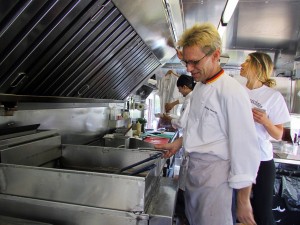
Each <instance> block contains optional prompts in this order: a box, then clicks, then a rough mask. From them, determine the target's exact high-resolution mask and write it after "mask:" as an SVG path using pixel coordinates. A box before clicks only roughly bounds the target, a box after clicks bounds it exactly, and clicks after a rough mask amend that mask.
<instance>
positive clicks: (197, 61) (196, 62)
mask: <svg viewBox="0 0 300 225" xmlns="http://www.w3.org/2000/svg"><path fill="white" fill-rule="evenodd" d="M208 55H209V53H208V54H206V55H205V56H203V57H202V58H201V59H199V60H189V61H184V60H180V62H181V63H182V65H184V66H188V65H189V64H191V65H193V66H197V65H198V64H199V63H200V62H201V60H202V59H204V58H205V57H206V56H208Z"/></svg>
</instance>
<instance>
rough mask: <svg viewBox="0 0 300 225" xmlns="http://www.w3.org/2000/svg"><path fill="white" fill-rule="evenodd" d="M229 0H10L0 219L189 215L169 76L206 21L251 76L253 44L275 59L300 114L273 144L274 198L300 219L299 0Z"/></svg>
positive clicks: (2, 76) (233, 71)
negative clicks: (189, 37)
mask: <svg viewBox="0 0 300 225" xmlns="http://www.w3.org/2000/svg"><path fill="white" fill-rule="evenodd" d="M230 2H231V1H230V0H228V1H227V0H199V1H198V0H84V1H83V0H81V1H80V0H23V1H5V0H0V101H1V104H0V225H2V224H6V225H7V224H9V225H16V224H27V223H28V224H36V225H39V224H41V225H42V224H45V225H46V224H52V225H110V224H111V225H117V224H122V225H131V224H135V225H136V224H139V225H162V224H163V225H175V224H176V225H179V224H180V219H179V218H178V217H179V212H177V211H176V208H177V207H176V206H178V176H179V169H180V164H181V156H180V155H175V156H174V157H172V158H171V159H163V158H162V157H161V156H162V153H161V152H159V151H156V150H155V149H154V144H156V143H167V142H172V141H174V140H175V139H176V138H178V137H179V136H180V135H181V133H180V131H179V130H176V129H173V128H172V126H171V125H170V124H164V123H162V121H161V120H160V118H159V115H160V114H161V113H164V107H163V105H162V104H160V103H162V102H163V101H162V99H161V95H160V92H161V91H162V90H161V87H160V86H159V83H160V82H161V81H162V80H163V79H165V78H166V77H172V78H175V79H177V77H178V76H179V75H181V74H186V68H185V67H184V66H183V65H182V64H181V63H180V60H179V59H178V57H177V54H176V51H175V48H176V42H177V41H178V39H179V37H180V35H181V34H182V33H183V31H184V30H185V29H187V28H189V27H191V26H192V25H193V24H194V23H196V22H199V23H201V22H207V21H209V22H211V23H213V24H214V25H215V26H216V27H218V30H219V32H220V34H221V35H222V41H223V49H222V52H223V53H222V55H221V59H220V64H221V66H222V68H223V69H224V70H225V71H227V72H228V74H229V75H230V76H232V77H234V78H236V79H237V80H239V81H240V82H241V83H243V82H244V80H243V79H242V78H241V77H240V76H239V71H240V65H241V63H242V62H243V61H244V59H245V58H246V56H247V54H248V53H250V52H253V51H263V52H266V53H268V54H269V55H270V56H271V57H272V60H273V61H274V65H275V68H274V77H273V78H274V79H276V81H277V87H276V89H277V90H279V91H280V92H281V93H282V95H283V96H284V99H285V101H286V103H287V105H288V108H289V111H290V114H291V122H290V123H288V124H285V133H284V136H283V138H282V140H281V141H274V143H273V146H274V157H275V158H274V160H275V163H276V171H277V179H276V184H275V187H274V199H275V201H274V209H273V210H274V214H275V219H276V221H277V224H284V225H292V224H300V220H299V218H300V203H299V202H300V199H299V196H300V195H299V193H300V190H299V189H300V188H299V187H300V181H299V176H300V168H299V165H300V150H298V145H299V143H300V142H299V140H298V136H297V138H296V139H294V138H291V136H292V137H294V134H295V133H297V134H300V132H299V130H300V115H299V113H300V94H299V93H300V83H299V79H300V63H299V61H300V16H299V11H300V1H299V0H285V1H281V0H269V1H266V0H255V1H253V0H235V1H233V2H234V3H235V4H234V6H233V7H232V8H231V9H232V10H231V13H230V15H229V17H227V18H226V17H225V15H227V9H229V6H230ZM171 92H172V93H173V92H176V87H175V88H174V87H173V89H170V90H169V93H171ZM173 94H174V93H173ZM177 94H178V93H177ZM177 97H178V96H177ZM169 100H171V98H169ZM179 109H180V105H179V107H178V110H179ZM174 113H176V111H174ZM290 179H293V182H295V181H299V183H296V184H295V183H293V184H294V189H293V190H292V191H293V193H294V196H293V195H291V196H290V198H287V197H286V195H284V196H283V194H282V189H285V190H286V187H287V186H285V185H286V183H285V182H287V181H289V180H290ZM289 187H290V186H289ZM297 194H298V197H297ZM295 195H296V197H295ZM291 202H292V203H291ZM290 203H291V204H292V205H290Z"/></svg>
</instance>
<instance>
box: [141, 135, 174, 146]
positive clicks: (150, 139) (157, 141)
mask: <svg viewBox="0 0 300 225" xmlns="http://www.w3.org/2000/svg"><path fill="white" fill-rule="evenodd" d="M169 140H170V139H169V138H161V137H146V138H145V139H144V140H143V141H145V142H148V143H151V144H154V145H157V144H166V143H168V142H169Z"/></svg>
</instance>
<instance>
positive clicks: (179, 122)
mask: <svg viewBox="0 0 300 225" xmlns="http://www.w3.org/2000/svg"><path fill="white" fill-rule="evenodd" d="M194 86H195V82H194V79H193V77H191V76H188V75H181V76H180V77H179V78H178V80H177V87H178V91H179V92H180V93H181V94H182V96H183V97H184V101H183V104H182V107H181V110H180V116H175V115H173V116H172V115H168V114H164V115H163V117H162V119H164V120H168V121H170V122H171V124H172V126H173V128H175V129H182V128H184V127H185V124H186V121H187V117H188V111H189V108H190V100H191V95H192V91H193V89H194Z"/></svg>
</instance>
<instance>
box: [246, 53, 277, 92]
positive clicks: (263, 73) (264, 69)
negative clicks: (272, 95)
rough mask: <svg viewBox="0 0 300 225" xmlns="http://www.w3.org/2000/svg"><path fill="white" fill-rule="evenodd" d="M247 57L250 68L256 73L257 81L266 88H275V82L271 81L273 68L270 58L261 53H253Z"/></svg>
mask: <svg viewBox="0 0 300 225" xmlns="http://www.w3.org/2000/svg"><path fill="white" fill-rule="evenodd" d="M249 56H250V58H251V61H250V68H251V69H253V70H254V71H256V73H257V78H258V80H259V81H261V82H262V83H263V84H264V85H266V86H268V87H274V86H276V81H275V80H274V79H271V75H272V73H273V67H274V65H273V62H272V59H271V57H270V56H269V55H268V54H266V53H263V52H253V53H250V54H249Z"/></svg>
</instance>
